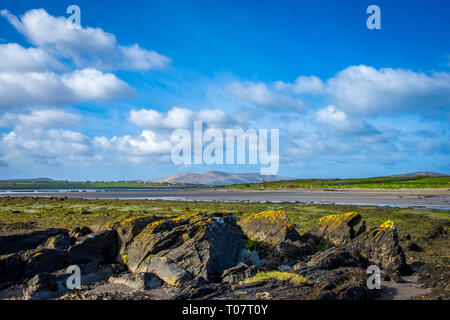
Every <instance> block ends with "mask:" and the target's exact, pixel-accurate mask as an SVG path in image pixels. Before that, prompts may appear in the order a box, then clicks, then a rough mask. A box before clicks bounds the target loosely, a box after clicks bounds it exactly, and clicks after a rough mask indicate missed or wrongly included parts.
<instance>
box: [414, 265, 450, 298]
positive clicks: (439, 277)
mask: <svg viewBox="0 0 450 320" xmlns="http://www.w3.org/2000/svg"><path fill="white" fill-rule="evenodd" d="M417 275H418V276H419V280H418V283H419V284H421V285H422V287H423V288H431V292H430V293H428V294H426V295H425V296H422V297H420V298H421V299H433V300H450V266H448V265H441V264H434V263H429V264H425V265H424V266H423V267H422V268H421V269H420V270H419V271H418V272H417Z"/></svg>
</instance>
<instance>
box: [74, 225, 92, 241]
mask: <svg viewBox="0 0 450 320" xmlns="http://www.w3.org/2000/svg"><path fill="white" fill-rule="evenodd" d="M91 233H92V230H91V228H89V227H86V226H82V227H75V228H74V229H73V230H72V232H71V233H70V235H71V236H73V237H75V238H80V237H84V236H87V235H88V234H91Z"/></svg>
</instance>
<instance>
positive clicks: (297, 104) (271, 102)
mask: <svg viewBox="0 0 450 320" xmlns="http://www.w3.org/2000/svg"><path fill="white" fill-rule="evenodd" d="M225 91H226V92H228V93H230V94H232V95H233V96H235V97H236V98H237V99H238V100H241V101H244V102H248V103H250V104H254V105H256V106H263V107H281V108H288V109H297V110H301V109H302V108H303V103H302V101H301V100H299V99H294V98H292V97H290V96H288V95H282V94H279V93H278V92H276V90H274V89H272V88H270V87H269V86H268V85H266V84H265V83H262V82H259V83H253V82H238V81H235V82H232V83H230V84H228V85H227V86H226V87H225Z"/></svg>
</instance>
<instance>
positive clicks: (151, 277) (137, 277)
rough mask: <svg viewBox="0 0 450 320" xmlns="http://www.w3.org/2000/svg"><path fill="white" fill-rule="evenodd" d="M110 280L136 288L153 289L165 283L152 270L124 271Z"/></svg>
mask: <svg viewBox="0 0 450 320" xmlns="http://www.w3.org/2000/svg"><path fill="white" fill-rule="evenodd" d="M109 282H111V283H118V284H124V285H126V286H129V287H132V288H133V289H136V290H151V289H154V288H157V287H160V286H161V285H162V284H163V282H162V281H161V279H160V278H158V276H157V275H155V274H154V273H151V272H139V273H124V274H122V275H120V276H118V277H111V278H110V279H109Z"/></svg>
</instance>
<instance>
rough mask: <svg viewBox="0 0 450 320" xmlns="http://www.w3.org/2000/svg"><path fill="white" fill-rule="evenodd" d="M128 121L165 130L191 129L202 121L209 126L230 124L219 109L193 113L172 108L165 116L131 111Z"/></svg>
mask: <svg viewBox="0 0 450 320" xmlns="http://www.w3.org/2000/svg"><path fill="white" fill-rule="evenodd" d="M129 120H130V122H132V123H134V124H136V125H138V126H140V127H142V128H165V129H178V128H180V129H187V128H191V127H192V126H193V124H194V121H196V120H201V121H204V122H206V123H208V124H209V125H215V124H216V125H217V124H225V123H227V122H231V119H229V118H228V117H227V115H226V114H225V113H224V112H223V111H222V110H219V109H203V110H200V111H198V112H194V111H191V110H189V109H186V108H179V107H173V108H172V109H170V110H169V111H168V112H167V114H166V115H164V114H163V113H161V112H158V111H156V110H152V109H140V110H131V111H130V117H129Z"/></svg>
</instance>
